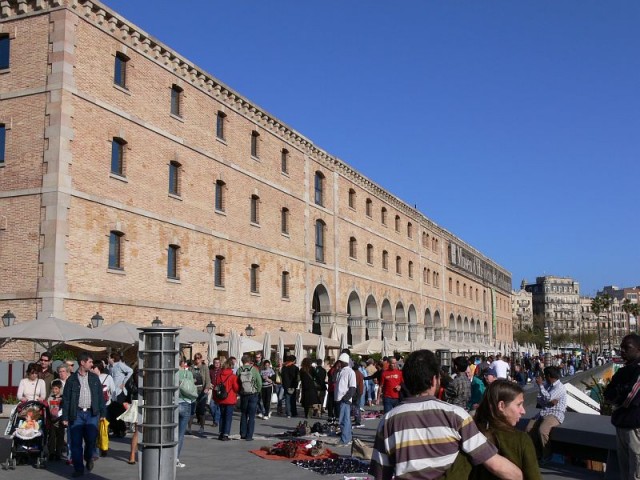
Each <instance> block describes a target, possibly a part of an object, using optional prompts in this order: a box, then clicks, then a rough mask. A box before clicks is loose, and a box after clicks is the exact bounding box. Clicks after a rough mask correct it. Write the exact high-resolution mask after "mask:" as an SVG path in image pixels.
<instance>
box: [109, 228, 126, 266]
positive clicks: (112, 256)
mask: <svg viewBox="0 0 640 480" xmlns="http://www.w3.org/2000/svg"><path fill="white" fill-rule="evenodd" d="M123 237H124V234H123V233H122V232H117V231H115V230H112V231H111V233H110V234H109V268H113V269H115V270H122V241H123Z"/></svg>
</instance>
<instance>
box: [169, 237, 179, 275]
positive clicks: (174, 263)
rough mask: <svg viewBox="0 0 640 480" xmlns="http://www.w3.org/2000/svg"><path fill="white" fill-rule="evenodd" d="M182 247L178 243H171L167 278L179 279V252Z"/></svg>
mask: <svg viewBox="0 0 640 480" xmlns="http://www.w3.org/2000/svg"><path fill="white" fill-rule="evenodd" d="M179 252H180V247H179V246H178V245H169V250H168V256H167V278H171V279H173V280H178V279H179V278H180V277H179V276H178V275H179V272H178V253H179Z"/></svg>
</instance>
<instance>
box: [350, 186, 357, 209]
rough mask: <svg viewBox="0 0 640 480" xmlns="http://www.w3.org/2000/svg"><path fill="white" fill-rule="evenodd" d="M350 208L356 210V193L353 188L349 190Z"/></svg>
mask: <svg viewBox="0 0 640 480" xmlns="http://www.w3.org/2000/svg"><path fill="white" fill-rule="evenodd" d="M349 207H350V208H353V209H354V210H355V208H356V191H355V190H354V189H353V188H350V189H349Z"/></svg>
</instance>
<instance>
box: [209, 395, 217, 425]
mask: <svg viewBox="0 0 640 480" xmlns="http://www.w3.org/2000/svg"><path fill="white" fill-rule="evenodd" d="M209 411H210V412H211V417H213V421H214V422H215V423H217V424H218V425H220V405H218V404H217V403H216V402H215V401H214V400H213V399H211V402H210V403H209Z"/></svg>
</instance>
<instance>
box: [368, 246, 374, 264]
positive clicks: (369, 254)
mask: <svg viewBox="0 0 640 480" xmlns="http://www.w3.org/2000/svg"><path fill="white" fill-rule="evenodd" d="M367 263H368V264H369V265H373V245H371V244H370V243H369V244H368V245H367Z"/></svg>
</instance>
